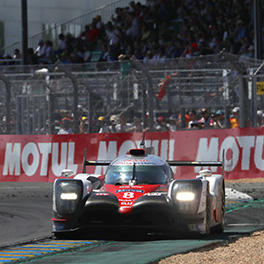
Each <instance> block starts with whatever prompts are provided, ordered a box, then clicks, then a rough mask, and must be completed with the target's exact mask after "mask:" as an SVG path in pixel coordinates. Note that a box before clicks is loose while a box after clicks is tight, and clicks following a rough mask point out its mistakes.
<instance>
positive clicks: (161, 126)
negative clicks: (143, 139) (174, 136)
mask: <svg viewBox="0 0 264 264" xmlns="http://www.w3.org/2000/svg"><path fill="white" fill-rule="evenodd" d="M155 130H156V131H160V132H161V131H170V127H169V125H168V124H167V122H166V120H165V118H164V116H159V117H158V118H157V124H156V127H155Z"/></svg>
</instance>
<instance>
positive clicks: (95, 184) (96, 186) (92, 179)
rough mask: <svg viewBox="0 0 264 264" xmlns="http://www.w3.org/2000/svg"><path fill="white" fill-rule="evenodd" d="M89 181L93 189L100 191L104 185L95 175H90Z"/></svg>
mask: <svg viewBox="0 0 264 264" xmlns="http://www.w3.org/2000/svg"><path fill="white" fill-rule="evenodd" d="M87 180H88V181H90V182H91V183H92V185H93V189H100V188H101V187H102V186H103V184H104V183H103V181H102V180H101V179H99V178H98V177H95V176H93V175H89V176H88V177H87Z"/></svg>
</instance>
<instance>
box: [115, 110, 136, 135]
mask: <svg viewBox="0 0 264 264" xmlns="http://www.w3.org/2000/svg"><path fill="white" fill-rule="evenodd" d="M131 127H132V125H131V124H130V123H129V122H128V117H127V115H126V114H121V115H120V116H119V123H118V124H117V125H116V126H115V129H116V132H119V133H121V132H129V130H131Z"/></svg>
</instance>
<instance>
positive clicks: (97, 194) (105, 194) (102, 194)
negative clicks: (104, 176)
mask: <svg viewBox="0 0 264 264" xmlns="http://www.w3.org/2000/svg"><path fill="white" fill-rule="evenodd" d="M95 195H96V196H108V195H109V193H96V194H95Z"/></svg>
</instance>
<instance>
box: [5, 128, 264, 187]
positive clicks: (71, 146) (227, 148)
mask: <svg viewBox="0 0 264 264" xmlns="http://www.w3.org/2000/svg"><path fill="white" fill-rule="evenodd" d="M145 138H146V140H145V145H146V147H151V148H153V154H155V155H158V156H160V157H161V158H162V159H163V160H189V161H221V160H222V159H223V158H224V161H225V162H224V170H225V172H226V174H225V175H226V178H227V179H240V178H258V177H263V172H264V153H263V150H264V128H241V129H239V128H237V129H221V130H215V129H212V130H196V131H176V132H173V133H169V132H148V133H146V134H145ZM141 141H142V138H141V135H139V134H133V133H118V135H117V134H116V133H113V134H103V133H102V134H97V135H96V136H95V135H94V134H93V135H89V134H88V135H63V136H60V135H52V136H51V135H41V136H40V135H36V136H34V135H30V136H26V135H25V136H24V135H23V136H22V135H1V140H0V181H39V182H41V181H50V182H52V181H54V180H55V179H56V178H58V177H61V171H62V170H63V169H71V170H72V171H73V172H74V174H76V173H80V172H81V171H82V162H83V153H84V149H85V148H86V149H87V160H114V159H116V158H117V157H119V156H122V155H125V154H126V153H127V152H128V150H129V149H131V148H139V147H140V143H141ZM136 160H139V161H140V162H142V160H140V159H136ZM144 160H147V159H143V162H145V161H144ZM131 161H132V162H133V159H131ZM106 169H107V166H88V167H87V168H86V170H87V173H91V174H97V175H103V174H104V173H105V171H106ZM172 169H173V171H174V173H175V177H176V178H177V177H178V178H183V177H184V178H188V177H195V175H197V173H198V172H199V171H200V170H201V169H211V170H212V172H213V173H219V174H220V173H221V168H217V167H213V166H212V167H205V166H203V167H202V166H194V167H179V166H175V167H172ZM129 190H130V188H129ZM134 190H136V187H135V186H133V191H134ZM125 191H127V190H125ZM125 191H124V192H125Z"/></svg>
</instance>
